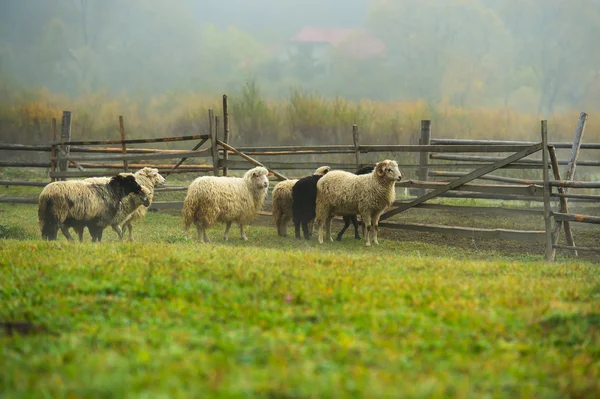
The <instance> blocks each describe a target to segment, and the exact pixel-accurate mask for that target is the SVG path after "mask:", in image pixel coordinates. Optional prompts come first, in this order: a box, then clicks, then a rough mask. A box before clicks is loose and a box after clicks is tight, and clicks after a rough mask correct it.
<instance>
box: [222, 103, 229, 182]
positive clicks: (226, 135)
mask: <svg viewBox="0 0 600 399" xmlns="http://www.w3.org/2000/svg"><path fill="white" fill-rule="evenodd" d="M223 142H224V143H225V144H229V111H228V104H227V94H223ZM223 159H224V160H225V161H227V160H228V159H229V151H227V150H226V149H223ZM228 174H229V168H227V166H224V167H223V176H227V175H228Z"/></svg>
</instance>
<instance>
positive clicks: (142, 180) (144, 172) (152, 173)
mask: <svg viewBox="0 0 600 399" xmlns="http://www.w3.org/2000/svg"><path fill="white" fill-rule="evenodd" d="M120 175H122V176H129V175H133V176H134V177H135V180H136V181H137V182H138V183H139V184H140V185H141V186H142V187H145V188H146V189H147V190H148V198H149V199H150V204H152V200H153V199H154V187H155V186H160V185H162V184H164V183H165V178H164V177H163V176H161V175H160V173H158V169H156V168H149V167H147V166H146V167H144V168H142V169H140V170H138V171H136V172H135V173H133V174H132V173H120ZM108 180H109V178H107V177H90V178H88V179H85V180H83V181H87V182H91V183H108ZM147 212H148V207H147V206H138V208H137V210H135V211H133V212H132V213H131V214H130V215H129V217H127V218H125V219H124V220H123V221H122V222H121V223H120V225H119V230H121V229H123V228H124V229H125V230H128V231H129V240H130V241H133V226H132V225H131V223H132V222H135V221H138V220H142V219H144V217H146V213H147ZM113 230H115V231H116V232H117V234H119V231H118V230H117V229H116V228H115V226H113ZM119 237H120V238H122V236H121V235H119Z"/></svg>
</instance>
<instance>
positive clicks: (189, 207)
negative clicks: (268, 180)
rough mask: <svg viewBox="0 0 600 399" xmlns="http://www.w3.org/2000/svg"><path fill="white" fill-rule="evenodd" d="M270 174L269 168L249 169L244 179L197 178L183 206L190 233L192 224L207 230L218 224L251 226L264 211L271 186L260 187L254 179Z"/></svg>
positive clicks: (185, 223) (186, 226) (190, 187)
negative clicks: (258, 214) (261, 211)
mask: <svg viewBox="0 0 600 399" xmlns="http://www.w3.org/2000/svg"><path fill="white" fill-rule="evenodd" d="M268 173H269V172H268V170H267V169H265V168H263V167H256V168H253V169H250V170H248V171H247V172H246V173H245V174H244V177H217V176H202V177H198V178H196V179H195V180H194V181H193V182H192V183H191V184H190V185H189V187H188V191H187V195H186V197H185V201H184V203H183V212H182V213H183V219H184V226H185V228H186V230H187V229H188V228H189V227H190V226H191V225H192V224H199V225H200V226H202V227H204V228H208V227H210V226H212V225H213V224H214V223H215V222H225V223H227V222H236V223H238V224H240V225H246V224H248V222H250V221H251V220H252V219H254V217H256V215H257V213H258V212H259V211H260V210H261V209H262V206H263V204H264V201H265V198H266V196H267V187H263V186H262V185H261V186H257V185H256V184H255V183H253V180H255V179H256V178H258V177H260V176H267V175H268ZM253 176H254V179H253Z"/></svg>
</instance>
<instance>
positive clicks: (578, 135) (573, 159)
mask: <svg viewBox="0 0 600 399" xmlns="http://www.w3.org/2000/svg"><path fill="white" fill-rule="evenodd" d="M587 117H588V116H587V114H586V113H585V112H582V113H581V114H579V121H578V122H577V129H576V130H575V138H574V140H573V147H572V148H571V154H570V155H569V161H568V167H567V173H566V175H565V180H567V181H568V180H574V179H575V168H576V167H577V158H578V157H579V149H580V148H581V142H582V140H583V134H584V133H585V125H586V122H587ZM579 164H580V165H583V162H580V163H579ZM599 165H600V162H599Z"/></svg>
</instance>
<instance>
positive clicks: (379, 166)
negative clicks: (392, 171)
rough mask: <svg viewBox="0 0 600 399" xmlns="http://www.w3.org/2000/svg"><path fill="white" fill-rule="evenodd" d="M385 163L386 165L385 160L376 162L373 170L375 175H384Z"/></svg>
mask: <svg viewBox="0 0 600 399" xmlns="http://www.w3.org/2000/svg"><path fill="white" fill-rule="evenodd" d="M385 165H386V163H385V161H382V162H379V163H378V164H377V166H376V167H375V170H376V172H377V176H379V177H381V176H383V175H384V173H383V168H385Z"/></svg>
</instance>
